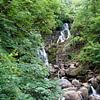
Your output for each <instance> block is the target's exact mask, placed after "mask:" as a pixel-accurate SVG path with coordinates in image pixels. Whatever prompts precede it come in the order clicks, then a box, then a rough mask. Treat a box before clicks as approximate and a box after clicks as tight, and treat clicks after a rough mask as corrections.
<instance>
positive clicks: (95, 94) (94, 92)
mask: <svg viewBox="0 0 100 100" xmlns="http://www.w3.org/2000/svg"><path fill="white" fill-rule="evenodd" d="M91 90H92V94H91V96H95V97H97V98H100V95H99V94H97V92H96V90H95V89H94V88H93V86H92V85H91Z"/></svg>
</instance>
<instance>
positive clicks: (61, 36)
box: [57, 31, 66, 43]
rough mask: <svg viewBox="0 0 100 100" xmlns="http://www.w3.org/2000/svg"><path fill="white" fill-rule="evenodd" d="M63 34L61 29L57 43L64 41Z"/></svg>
mask: <svg viewBox="0 0 100 100" xmlns="http://www.w3.org/2000/svg"><path fill="white" fill-rule="evenodd" d="M65 39H66V38H65V34H64V32H63V31H61V32H60V36H59V38H58V40H57V43H59V42H61V43H62V42H64V41H65Z"/></svg>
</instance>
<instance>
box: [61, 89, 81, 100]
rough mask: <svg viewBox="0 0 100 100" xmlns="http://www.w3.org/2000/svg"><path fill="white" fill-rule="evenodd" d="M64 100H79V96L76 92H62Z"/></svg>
mask: <svg viewBox="0 0 100 100" xmlns="http://www.w3.org/2000/svg"><path fill="white" fill-rule="evenodd" d="M63 96H64V97H65V100H81V97H80V94H79V93H78V92H76V91H68V92H64V94H63Z"/></svg>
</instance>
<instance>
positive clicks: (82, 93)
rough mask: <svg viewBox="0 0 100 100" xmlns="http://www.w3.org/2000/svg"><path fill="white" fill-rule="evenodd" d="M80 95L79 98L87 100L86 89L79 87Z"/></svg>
mask: <svg viewBox="0 0 100 100" xmlns="http://www.w3.org/2000/svg"><path fill="white" fill-rule="evenodd" d="M79 91H80V93H81V96H82V97H83V98H84V100H88V95H89V94H88V89H87V88H86V87H84V86H83V87H81V88H80V89H79Z"/></svg>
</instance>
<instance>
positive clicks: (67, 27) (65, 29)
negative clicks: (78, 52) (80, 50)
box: [63, 23, 71, 39]
mask: <svg viewBox="0 0 100 100" xmlns="http://www.w3.org/2000/svg"><path fill="white" fill-rule="evenodd" d="M63 31H64V32H65V31H67V39H69V38H70V37H71V33H70V30H69V25H68V23H65V24H64V25H63Z"/></svg>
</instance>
